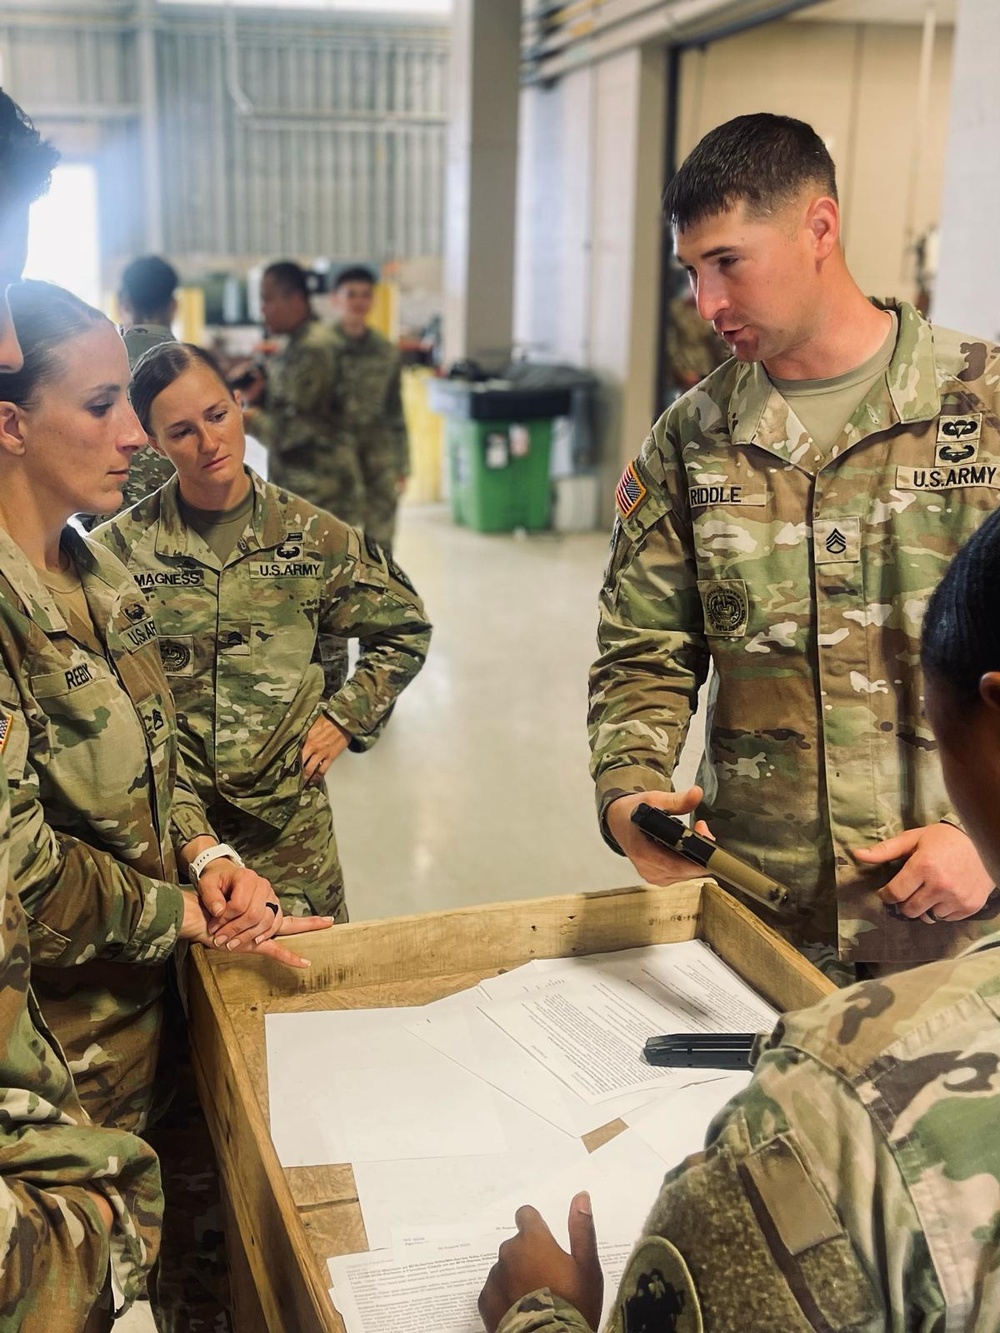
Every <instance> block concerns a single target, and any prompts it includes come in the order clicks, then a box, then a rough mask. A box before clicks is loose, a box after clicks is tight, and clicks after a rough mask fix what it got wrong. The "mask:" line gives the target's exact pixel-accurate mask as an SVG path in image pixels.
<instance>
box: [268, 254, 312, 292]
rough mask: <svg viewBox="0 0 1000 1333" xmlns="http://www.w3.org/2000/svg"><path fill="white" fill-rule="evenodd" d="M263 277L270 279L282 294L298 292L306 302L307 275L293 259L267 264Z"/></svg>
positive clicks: (307, 289) (307, 290)
mask: <svg viewBox="0 0 1000 1333" xmlns="http://www.w3.org/2000/svg"><path fill="white" fill-rule="evenodd" d="M264 277H265V278H271V279H272V280H273V281H274V282H276V283H277V284H278V286H279V287H280V288H281V290H282V291H283V292H288V293H289V294H290V293H292V292H298V294H299V295H300V296H304V297H305V298H306V300H308V299H309V274H308V273H307V272H306V271H305V269H304V268H303V267H302V265H301V264H296V262H295V260H294V259H279V260H276V261H275V263H273V264H268V266H267V268H266V269H265V270H264Z"/></svg>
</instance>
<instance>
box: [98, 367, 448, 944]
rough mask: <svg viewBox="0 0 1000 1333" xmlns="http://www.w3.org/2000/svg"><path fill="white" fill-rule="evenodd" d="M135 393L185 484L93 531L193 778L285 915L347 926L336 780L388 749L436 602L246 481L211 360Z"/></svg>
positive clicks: (155, 372)
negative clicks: (348, 761)
mask: <svg viewBox="0 0 1000 1333" xmlns="http://www.w3.org/2000/svg"><path fill="white" fill-rule="evenodd" d="M131 393H132V402H133V404H134V406H135V408H136V411H137V412H138V414H139V419H140V421H141V422H142V424H143V426H144V427H145V429H146V430H147V431H148V432H149V434H150V436H151V438H152V439H153V440H154V441H155V443H156V447H157V448H159V449H162V450H164V452H166V453H167V454H168V455H169V456H170V458H171V461H172V462H173V464H174V466H175V467H176V468H177V480H175V481H172V482H169V483H168V484H167V486H165V487H164V488H163V490H161V491H158V492H157V493H156V495H153V496H150V497H149V499H148V500H145V501H144V502H143V503H142V504H141V505H138V506H137V507H136V508H135V509H133V510H131V511H130V512H129V513H127V514H123V515H121V516H120V517H119V518H116V519H114V520H113V521H112V522H111V523H109V524H107V525H105V526H102V527H101V528H99V529H98V530H97V532H96V533H95V537H96V538H97V540H99V541H102V542H103V543H104V544H105V545H106V546H107V547H108V549H109V550H111V551H113V552H114V553H115V554H116V555H117V556H118V557H119V559H121V561H122V562H123V563H124V564H125V565H126V566H127V568H128V569H129V570H130V571H131V572H132V574H133V575H134V576H135V578H136V581H137V582H138V584H139V586H140V588H142V590H143V591H144V592H145V594H146V598H147V603H148V605H149V608H150V611H151V613H152V615H153V617H154V619H155V621H156V625H157V628H158V630H159V633H160V648H161V652H162V655H163V664H164V667H165V669H166V673H167V678H168V680H169V681H170V685H171V689H172V691H173V696H174V700H175V702H176V705H177V711H178V715H179V722H180V730H181V737H182V751H183V755H184V760H185V766H186V768H187V772H188V773H189V775H190V777H191V779H192V781H193V782H194V784H195V787H196V789H197V791H198V793H199V794H200V795H201V797H202V799H203V800H204V801H205V804H206V806H207V807H208V810H209V813H210V815H211V816H212V820H213V824H214V825H215V827H216V828H217V829H218V830H219V831H220V832H221V833H222V834H223V836H224V837H226V839H227V840H228V841H229V842H230V843H232V845H233V846H234V847H235V848H236V849H237V851H239V852H240V853H241V854H242V855H243V856H244V857H246V858H248V859H250V858H252V861H253V865H254V866H255V868H257V869H258V870H260V871H261V873H265V874H267V876H268V878H269V879H270V880H271V881H272V882H273V883H274V885H275V889H276V891H277V892H278V894H279V895H280V898H281V902H282V905H283V907H284V909H285V911H286V912H289V913H292V914H294V915H300V914H303V913H310V912H321V913H324V914H327V915H333V916H335V917H336V919H337V920H346V919H347V912H346V908H345V905H344V886H343V875H342V872H341V869H340V863H339V859H338V857H337V846H336V841H335V839H334V833H333V822H332V817H331V813H330V803H329V800H328V798H327V794H326V790H325V786H324V784H323V782H322V778H323V776H324V775H325V773H326V772H327V771H328V769H329V766H330V763H331V762H332V761H333V760H334V759H335V758H336V757H337V756H338V755H339V754H340V753H341V752H342V751H343V750H344V749H345V748H347V747H349V748H350V749H352V750H355V751H362V750H367V749H368V748H369V747H370V746H372V745H373V744H374V743H375V741H376V739H377V738H378V736H379V735H380V734H381V732H382V728H383V727H384V726H385V723H386V722H387V720H388V718H389V714H390V712H391V711H392V707H393V704H394V702H395V700H396V698H397V697H398V695H399V693H400V691H401V690H403V689H404V688H405V686H406V685H407V684H408V683H409V681H410V680H412V678H413V677H414V676H415V675H416V673H417V672H418V671H419V669H420V667H421V666H422V664H423V661H424V657H425V655H426V652H427V644H428V641H429V638H430V626H429V625H428V623H427V619H426V616H425V613H424V609H423V606H422V605H421V602H420V599H419V597H418V596H417V595H416V593H415V592H414V590H413V588H412V586H411V585H410V583H409V581H408V580H407V578H406V576H405V575H404V574H403V572H402V571H401V570H400V569H399V568H398V566H397V565H396V564H395V562H394V561H393V560H392V559H391V557H386V555H385V554H384V552H383V551H381V549H380V548H379V547H378V546H377V545H376V544H375V543H374V542H372V540H371V539H370V538H363V537H362V536H361V534H359V533H358V532H356V531H355V530H353V529H351V528H348V527H346V526H345V525H344V524H343V523H340V522H338V521H337V520H336V519H334V518H332V517H331V516H330V515H329V514H326V513H324V512H323V511H322V510H319V509H316V508H314V507H313V506H312V505H310V504H308V503H307V502H306V501H304V500H300V499H299V498H298V497H297V496H294V495H290V494H289V493H288V492H287V491H285V490H282V489H280V488H279V487H277V486H274V485H271V484H268V483H265V482H263V481H261V479H260V478H259V477H258V476H256V474H254V473H253V472H250V471H249V469H246V470H245V469H244V466H243V454H244V438H243V426H242V422H241V419H240V414H239V410H238V408H237V406H236V404H235V402H234V401H233V399H232V396H231V394H230V391H229V389H228V388H227V386H226V384H225V381H224V380H223V378H222V377H221V375H220V374H219V372H218V369H217V368H216V366H215V364H214V362H213V361H212V359H211V357H210V356H209V355H208V354H207V353H205V352H203V351H202V350H201V349H200V348H197V347H191V346H188V345H186V344H173V345H171V346H169V347H167V346H165V347H163V348H161V349H159V350H158V351H157V352H155V353H152V354H151V355H150V356H148V357H147V358H146V360H145V361H144V362H143V363H142V365H141V366H140V367H139V369H138V371H137V372H136V374H135V377H134V378H133V381H132V389H131ZM217 534H221V543H220V542H217V541H216V535H217ZM351 638H356V639H358V640H359V644H360V655H359V658H358V662H357V665H356V667H355V670H354V673H353V675H352V676H351V678H350V680H348V681H347V682H346V684H345V683H344V682H343V675H344V670H343V645H344V642H345V640H347V639H351Z"/></svg>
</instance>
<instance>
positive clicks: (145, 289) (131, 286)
mask: <svg viewBox="0 0 1000 1333" xmlns="http://www.w3.org/2000/svg"><path fill="white" fill-rule="evenodd" d="M178 281H179V279H178V277H177V270H176V269H175V268H174V266H173V265H172V264H168V263H167V261H166V260H165V259H161V258H160V256H159V255H141V256H140V257H139V258H138V259H133V260H132V262H131V264H126V265H125V268H124V269H123V270H122V277H121V284H120V286H121V293H122V296H124V297H125V298H126V300H127V301H128V303H129V305H130V306H131V307H132V313H133V314H134V315H135V317H136V319H137V320H138V322H140V323H141V322H142V320H143V319H144V318H148V317H149V316H150V315H161V314H163V313H164V311H165V310H166V309H167V307H168V306H169V305H170V302H171V301H172V300H173V299H174V292H175V291H176V290H177V283H178Z"/></svg>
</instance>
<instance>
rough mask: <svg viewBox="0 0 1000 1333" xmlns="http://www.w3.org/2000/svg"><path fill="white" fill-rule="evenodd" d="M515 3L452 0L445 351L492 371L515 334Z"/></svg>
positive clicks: (504, 358) (517, 50)
mask: <svg viewBox="0 0 1000 1333" xmlns="http://www.w3.org/2000/svg"><path fill="white" fill-rule="evenodd" d="M520 48H521V4H520V0H455V6H454V10H453V17H452V44H451V72H450V88H449V98H450V101H449V127H448V171H447V191H446V223H445V253H444V288H445V291H444V296H445V324H444V355H445V360H446V361H447V362H451V361H454V360H458V359H460V358H464V357H472V358H473V359H475V360H476V361H480V362H482V363H483V364H484V365H485V366H487V367H492V368H499V367H500V366H502V365H504V364H505V363H506V362H507V361H508V360H509V359H510V349H511V342H512V339H513V332H512V319H513V300H514V220H515V209H516V192H517V189H516V187H517V112H518V91H519V65H520Z"/></svg>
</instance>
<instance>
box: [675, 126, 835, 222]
mask: <svg viewBox="0 0 1000 1333" xmlns="http://www.w3.org/2000/svg"><path fill="white" fill-rule="evenodd" d="M807 188H812V189H816V190H818V191H819V192H820V193H821V194H825V195H829V196H830V198H832V199H836V198H837V177H836V171H835V169H834V165H833V159H832V158H831V157H830V154H829V153H828V152H827V149H826V145H825V144H824V143H823V140H822V139H821V138H820V137H819V135H818V134H817V133H816V131H815V130H814V129H813V128H812V126H811V125H807V124H806V123H805V122H804V121H801V120H793V119H792V118H791V116H772V115H769V114H767V113H766V112H758V113H757V114H755V115H752V116H737V117H736V119H735V120H727V121H726V123H725V124H724V125H719V126H718V127H717V128H716V129H714V130H709V132H708V133H707V134H706V135H705V137H704V138H703V139H702V140H701V141H700V142H699V143H698V144H697V145H696V146H695V148H693V149H692V151H691V152H690V153H689V154H688V156H687V157H686V158H685V159H684V162H683V163H682V164H681V166H680V167H679V169H678V170H677V173H676V174H675V175H674V177H673V179H672V180H671V181H670V183H669V184H668V185H667V188H666V190H664V192H663V212H664V216H665V217H666V219H667V221H668V222H669V223H670V224H671V225H672V226H673V227H674V228H676V230H677V231H685V230H686V229H687V228H688V227H690V226H692V225H693V224H694V223H696V222H703V221H704V220H705V219H706V218H710V217H715V216H716V215H717V214H719V213H725V212H726V211H727V210H729V209H731V208H735V207H736V206H737V205H738V204H741V203H743V204H746V206H747V208H748V210H749V211H750V213H752V214H754V215H756V216H760V215H762V214H767V213H772V212H774V211H776V210H777V209H779V208H782V207H783V206H784V205H786V204H788V203H790V202H791V201H792V200H793V199H795V198H796V197H797V196H798V195H799V194H800V193H801V192H802V191H803V190H805V189H807Z"/></svg>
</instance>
